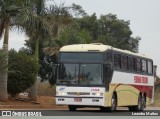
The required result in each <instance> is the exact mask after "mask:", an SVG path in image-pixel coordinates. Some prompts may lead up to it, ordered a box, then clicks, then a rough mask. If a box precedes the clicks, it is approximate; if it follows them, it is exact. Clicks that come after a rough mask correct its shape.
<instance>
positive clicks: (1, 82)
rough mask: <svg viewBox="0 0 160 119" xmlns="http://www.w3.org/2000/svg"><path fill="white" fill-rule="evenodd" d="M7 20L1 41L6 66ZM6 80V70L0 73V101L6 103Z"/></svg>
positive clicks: (8, 22)
mask: <svg viewBox="0 0 160 119" xmlns="http://www.w3.org/2000/svg"><path fill="white" fill-rule="evenodd" d="M9 24H10V20H9V18H6V22H5V34H4V41H3V51H4V52H5V53H6V55H7V57H6V61H7V62H6V63H7V64H6V65H8V38H9ZM7 80H8V68H7V69H6V70H4V71H1V72H0V100H2V101H7V99H8V92H7Z"/></svg>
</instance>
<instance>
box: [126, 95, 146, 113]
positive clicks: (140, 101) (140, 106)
mask: <svg viewBox="0 0 160 119" xmlns="http://www.w3.org/2000/svg"><path fill="white" fill-rule="evenodd" d="M143 104H144V103H143V99H142V96H141V95H140V94H139V96H138V102H137V105H136V106H129V107H128V108H129V111H143V109H144V105H143Z"/></svg>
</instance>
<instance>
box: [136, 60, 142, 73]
mask: <svg viewBox="0 0 160 119" xmlns="http://www.w3.org/2000/svg"><path fill="white" fill-rule="evenodd" d="M136 71H138V72H140V71H141V59H136Z"/></svg>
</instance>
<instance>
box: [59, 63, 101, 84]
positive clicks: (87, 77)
mask: <svg viewBox="0 0 160 119" xmlns="http://www.w3.org/2000/svg"><path fill="white" fill-rule="evenodd" d="M57 83H59V84H81V85H101V84H103V81H102V64H85V63H81V64H80V63H79V64H64V63H62V64H61V65H60V67H59V78H58V81H57Z"/></svg>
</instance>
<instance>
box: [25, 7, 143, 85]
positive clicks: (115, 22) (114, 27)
mask: <svg viewBox="0 0 160 119" xmlns="http://www.w3.org/2000/svg"><path fill="white" fill-rule="evenodd" d="M73 13H75V14H73ZM77 13H78V14H79V13H80V14H81V15H82V17H76V14H77ZM83 13H85V12H84V11H83V9H82V7H81V6H79V5H75V4H73V5H72V6H69V7H68V6H64V4H61V5H59V6H57V5H52V6H50V7H49V8H47V11H46V12H44V15H42V16H45V18H44V21H47V22H46V23H47V24H48V25H49V30H50V31H49V32H48V33H49V34H48V35H47V36H46V35H45V36H46V37H44V35H42V36H40V41H39V46H40V47H39V53H40V54H39V64H40V65H39V68H40V69H39V76H40V77H41V79H42V80H41V81H45V80H49V81H50V80H52V82H55V81H53V80H54V77H55V75H53V72H54V71H53V70H54V69H53V64H57V63H58V60H57V59H58V57H57V53H50V54H54V55H50V54H49V55H48V54H45V53H44V52H43V51H44V49H45V48H46V47H47V48H46V49H52V50H53V49H55V48H58V49H59V48H60V47H62V46H64V45H69V44H79V43H82V44H83V43H92V42H100V43H103V44H107V45H111V46H113V47H116V48H120V49H124V50H130V51H133V52H138V46H139V41H140V40H141V38H140V37H138V36H137V37H132V31H131V29H130V27H129V25H130V22H129V21H124V20H121V19H118V18H117V16H116V15H114V14H108V15H101V17H100V18H97V16H96V14H95V13H94V14H93V15H91V16H89V15H86V14H83ZM26 31H27V33H29V34H28V36H29V40H28V41H26V46H27V47H28V48H29V49H30V50H31V51H32V52H33V51H34V50H35V46H34V44H35V41H34V40H33V39H36V38H35V37H34V36H33V35H32V34H33V31H32V30H29V29H28V30H26ZM40 32H41V33H43V32H42V31H40ZM54 52H55V51H54ZM53 84H54V83H53Z"/></svg>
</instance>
